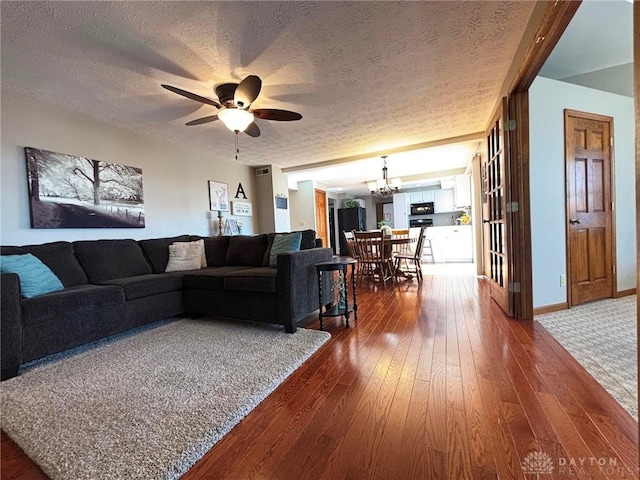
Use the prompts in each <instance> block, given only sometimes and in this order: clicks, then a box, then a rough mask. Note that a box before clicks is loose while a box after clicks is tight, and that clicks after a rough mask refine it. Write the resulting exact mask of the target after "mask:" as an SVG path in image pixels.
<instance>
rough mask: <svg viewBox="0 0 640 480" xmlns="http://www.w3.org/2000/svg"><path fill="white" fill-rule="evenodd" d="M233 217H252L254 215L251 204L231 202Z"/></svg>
mask: <svg viewBox="0 0 640 480" xmlns="http://www.w3.org/2000/svg"><path fill="white" fill-rule="evenodd" d="M231 215H238V216H241V217H250V216H251V215H253V213H252V207H251V203H250V202H238V201H236V200H234V201H232V202H231Z"/></svg>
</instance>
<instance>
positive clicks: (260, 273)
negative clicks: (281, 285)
mask: <svg viewBox="0 0 640 480" xmlns="http://www.w3.org/2000/svg"><path fill="white" fill-rule="evenodd" d="M277 278H278V270H277V269H276V268H271V267H257V268H249V269H247V270H239V271H236V272H229V273H227V274H226V275H225V276H224V289H225V290H236V291H241V292H264V293H276V291H277V288H276V280H277Z"/></svg>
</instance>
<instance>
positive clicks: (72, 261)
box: [0, 242, 88, 287]
mask: <svg viewBox="0 0 640 480" xmlns="http://www.w3.org/2000/svg"><path fill="white" fill-rule="evenodd" d="M24 253H31V254H32V255H34V256H36V257H38V258H39V259H40V260H41V261H42V263H44V264H45V265H46V266H47V267H49V268H50V269H51V271H52V272H53V273H54V274H55V275H56V277H58V278H59V279H60V281H61V282H62V284H63V285H64V286H65V287H75V286H76V285H85V284H86V283H87V282H88V280H87V274H86V273H85V272H84V270H83V269H82V266H81V265H80V262H79V261H78V258H77V257H76V254H75V252H74V248H73V245H72V244H71V243H70V242H51V243H44V244H42V245H26V246H23V247H8V246H3V247H2V248H1V249H0V254H2V255H20V254H24Z"/></svg>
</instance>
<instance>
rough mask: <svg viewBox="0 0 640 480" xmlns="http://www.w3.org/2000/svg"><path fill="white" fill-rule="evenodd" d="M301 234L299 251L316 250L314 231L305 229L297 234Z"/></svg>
mask: <svg viewBox="0 0 640 480" xmlns="http://www.w3.org/2000/svg"><path fill="white" fill-rule="evenodd" d="M296 233H301V234H302V240H301V241H300V250H307V249H309V248H316V231H315V230H311V229H307V230H300V231H299V232H296Z"/></svg>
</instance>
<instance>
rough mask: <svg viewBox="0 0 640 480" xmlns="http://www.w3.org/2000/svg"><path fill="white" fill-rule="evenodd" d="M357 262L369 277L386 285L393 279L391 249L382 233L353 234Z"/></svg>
mask: <svg viewBox="0 0 640 480" xmlns="http://www.w3.org/2000/svg"><path fill="white" fill-rule="evenodd" d="M354 235H355V239H356V252H357V254H358V256H359V258H358V261H359V262H360V263H361V264H362V265H363V267H364V268H365V269H366V271H368V272H370V274H371V276H373V277H374V278H377V279H378V280H379V281H381V282H382V284H383V285H386V281H387V280H389V279H392V278H393V265H392V259H391V256H390V255H389V253H390V251H391V249H390V248H389V245H388V243H387V242H386V241H385V237H384V235H383V233H382V232H378V231H375V232H354Z"/></svg>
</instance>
